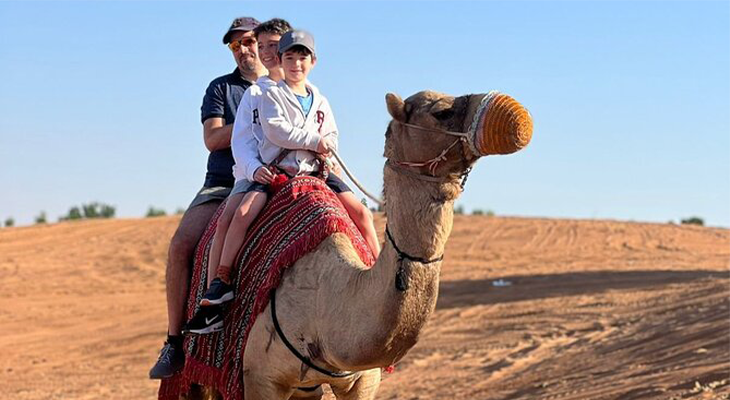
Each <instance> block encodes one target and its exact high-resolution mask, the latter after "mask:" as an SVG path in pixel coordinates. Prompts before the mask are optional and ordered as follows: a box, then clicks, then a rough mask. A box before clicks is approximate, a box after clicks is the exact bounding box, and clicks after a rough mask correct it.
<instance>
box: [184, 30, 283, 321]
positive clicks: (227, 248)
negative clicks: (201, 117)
mask: <svg viewBox="0 0 730 400" xmlns="http://www.w3.org/2000/svg"><path fill="white" fill-rule="evenodd" d="M289 30H291V25H289V23H288V22H287V21H285V20H283V19H279V18H274V19H272V20H270V21H266V22H264V23H262V24H261V25H259V26H257V27H256V28H255V29H254V30H253V32H254V38H255V39H256V40H257V42H258V51H259V53H258V54H259V59H260V60H261V63H262V64H263V65H264V66H265V67H266V69H268V71H269V74H268V75H267V76H262V77H261V78H259V79H258V80H257V81H256V83H255V84H254V85H252V86H251V87H250V88H249V89H248V90H246V92H245V93H244V95H243V98H242V99H241V104H240V105H239V107H238V111H237V113H236V119H235V122H234V125H233V133H232V137H231V150H232V151H233V158H234V160H235V162H236V163H235V165H234V166H233V176H234V177H235V179H236V183H235V185H234V187H233V190H232V191H231V193H230V195H229V197H228V203H226V207H225V209H224V210H223V213H222V214H221V216H220V218H219V219H218V226H217V227H216V231H215V234H214V235H213V243H212V244H211V249H210V260H209V262H208V291H207V292H206V293H205V295H204V296H203V299H202V300H201V301H200V305H201V306H216V305H219V304H222V303H224V302H226V301H229V300H231V299H233V287H232V286H231V281H230V269H231V265H232V264H233V263H234V262H235V261H236V256H237V255H238V251H239V250H240V248H241V246H242V245H243V240H244V238H245V237H246V232H247V231H248V228H249V226H250V225H251V223H252V222H253V220H254V219H255V218H256V216H258V214H259V213H260V212H261V210H262V209H263V207H264V205H265V204H266V200H267V194H266V185H268V184H269V183H271V181H272V180H273V178H274V174H273V173H272V172H271V171H269V169H268V168H266V166H265V165H264V164H262V162H261V160H260V157H259V152H258V146H259V142H260V141H261V140H262V139H263V132H262V130H261V124H260V122H259V121H260V117H259V115H258V114H259V103H260V100H261V95H262V93H263V92H265V91H266V90H267V89H268V88H269V87H271V86H274V85H276V83H277V82H278V81H280V80H281V79H282V78H283V71H282V70H281V67H280V66H279V61H278V58H277V52H278V49H279V39H280V38H281V35H283V34H284V33H285V32H287V31H289ZM222 328H223V318H222V317H221V315H220V309H219V307H203V308H201V309H200V311H199V312H198V313H196V314H195V316H193V318H192V319H191V320H190V322H188V323H187V324H186V325H185V327H184V328H183V331H184V332H185V333H188V332H189V333H198V334H204V333H210V332H215V331H218V330H221V329H222Z"/></svg>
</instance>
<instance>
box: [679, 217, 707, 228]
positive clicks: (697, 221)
mask: <svg viewBox="0 0 730 400" xmlns="http://www.w3.org/2000/svg"><path fill="white" fill-rule="evenodd" d="M682 225H699V226H704V225H705V220H703V219H702V218H700V217H689V218H683V219H682Z"/></svg>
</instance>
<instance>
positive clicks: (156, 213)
mask: <svg viewBox="0 0 730 400" xmlns="http://www.w3.org/2000/svg"><path fill="white" fill-rule="evenodd" d="M165 215H167V213H166V212H165V210H163V209H161V208H154V207H152V206H150V208H149V209H148V210H147V215H145V216H146V217H147V218H152V217H162V216H165Z"/></svg>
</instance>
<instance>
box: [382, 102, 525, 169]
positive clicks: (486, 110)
mask: <svg viewBox="0 0 730 400" xmlns="http://www.w3.org/2000/svg"><path fill="white" fill-rule="evenodd" d="M385 99H386V103H387V106H388V112H389V113H390V115H391V116H392V117H393V121H391V123H390V125H389V127H388V131H387V132H386V139H385V154H384V155H385V157H386V158H387V159H388V160H389V161H388V164H389V166H390V167H391V168H394V169H398V170H400V171H401V172H403V171H405V173H408V174H411V175H412V176H415V175H416V174H417V175H418V176H420V177H426V180H429V179H430V180H439V179H440V180H442V181H443V182H455V181H458V180H459V177H462V176H464V175H465V174H466V173H467V172H468V171H469V170H470V169H471V167H472V165H473V164H474V163H475V162H476V160H478V159H479V158H480V157H483V156H486V155H490V154H510V153H513V152H515V151H518V150H520V149H522V148H524V147H525V146H527V144H528V143H529V141H530V139H531V137H532V117H531V116H530V113H529V112H528V111H527V109H525V108H524V107H523V106H522V105H521V104H520V103H518V102H517V101H515V100H514V99H513V98H511V97H509V96H507V95H505V94H502V93H499V92H489V93H487V94H472V95H466V96H460V97H453V96H449V95H446V94H442V93H437V92H432V91H422V92H418V93H416V94H414V95H412V96H411V97H409V98H407V99H406V100H405V101H403V100H402V99H401V98H400V97H399V96H398V95H396V94H392V93H388V94H387V95H386V97H385Z"/></svg>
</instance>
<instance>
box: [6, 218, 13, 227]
mask: <svg viewBox="0 0 730 400" xmlns="http://www.w3.org/2000/svg"><path fill="white" fill-rule="evenodd" d="M11 226H15V220H14V219H13V217H8V218H6V219H5V227H6V228H10V227H11Z"/></svg>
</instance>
